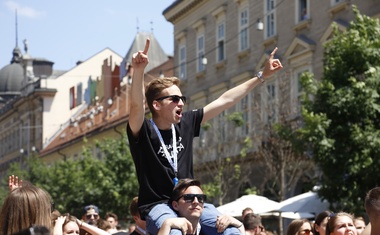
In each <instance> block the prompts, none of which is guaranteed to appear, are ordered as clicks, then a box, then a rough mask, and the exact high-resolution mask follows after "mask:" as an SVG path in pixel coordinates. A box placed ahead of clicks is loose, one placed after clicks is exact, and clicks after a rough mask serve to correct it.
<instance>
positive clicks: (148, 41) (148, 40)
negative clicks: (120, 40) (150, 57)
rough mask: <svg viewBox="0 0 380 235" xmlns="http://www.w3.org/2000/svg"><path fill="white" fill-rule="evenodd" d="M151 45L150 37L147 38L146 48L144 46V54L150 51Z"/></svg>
mask: <svg viewBox="0 0 380 235" xmlns="http://www.w3.org/2000/svg"><path fill="white" fill-rule="evenodd" d="M149 45H150V39H149V38H147V39H146V43H145V48H144V51H143V53H144V54H147V53H148V50H149Z"/></svg>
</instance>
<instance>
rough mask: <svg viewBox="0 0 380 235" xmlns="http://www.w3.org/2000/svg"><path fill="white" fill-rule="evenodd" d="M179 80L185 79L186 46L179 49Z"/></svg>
mask: <svg viewBox="0 0 380 235" xmlns="http://www.w3.org/2000/svg"><path fill="white" fill-rule="evenodd" d="M179 78H180V79H181V80H184V79H186V46H185V45H181V46H180V47H179Z"/></svg>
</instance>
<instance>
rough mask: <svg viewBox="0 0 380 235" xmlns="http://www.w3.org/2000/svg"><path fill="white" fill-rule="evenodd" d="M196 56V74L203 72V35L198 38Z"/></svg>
mask: <svg viewBox="0 0 380 235" xmlns="http://www.w3.org/2000/svg"><path fill="white" fill-rule="evenodd" d="M197 55H198V60H197V61H198V63H197V72H201V71H204V70H205V65H204V64H203V58H204V56H205V37H204V35H203V34H201V35H199V36H198V40H197Z"/></svg>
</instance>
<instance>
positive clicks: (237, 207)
mask: <svg viewBox="0 0 380 235" xmlns="http://www.w3.org/2000/svg"><path fill="white" fill-rule="evenodd" d="M279 205H280V204H279V202H276V201H273V200H270V199H268V198H266V197H263V196H258V195H252V194H251V195H244V196H242V197H240V198H238V199H236V200H235V201H232V202H230V203H227V204H224V205H222V206H219V207H217V209H218V210H219V211H220V212H221V213H222V214H227V215H231V216H241V213H242V211H243V210H244V209H245V208H247V207H250V208H252V209H253V212H254V213H255V214H262V213H265V212H269V211H274V210H278V209H279Z"/></svg>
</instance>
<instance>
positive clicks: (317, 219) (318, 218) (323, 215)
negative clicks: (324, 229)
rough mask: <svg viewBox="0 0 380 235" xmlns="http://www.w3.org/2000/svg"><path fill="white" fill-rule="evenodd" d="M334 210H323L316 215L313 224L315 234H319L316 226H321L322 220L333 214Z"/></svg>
mask: <svg viewBox="0 0 380 235" xmlns="http://www.w3.org/2000/svg"><path fill="white" fill-rule="evenodd" d="M331 214H332V212H331V211H322V212H321V213H319V214H318V215H317V216H316V217H315V220H314V225H313V228H312V230H313V234H314V235H319V232H318V231H317V229H316V228H315V227H316V225H318V226H321V223H322V221H323V220H324V219H325V218H326V217H329V215H331Z"/></svg>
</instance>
